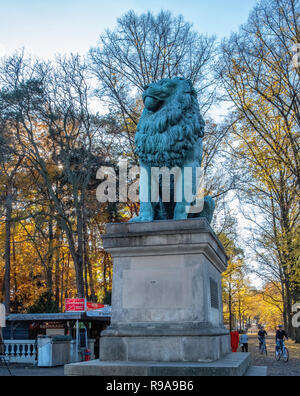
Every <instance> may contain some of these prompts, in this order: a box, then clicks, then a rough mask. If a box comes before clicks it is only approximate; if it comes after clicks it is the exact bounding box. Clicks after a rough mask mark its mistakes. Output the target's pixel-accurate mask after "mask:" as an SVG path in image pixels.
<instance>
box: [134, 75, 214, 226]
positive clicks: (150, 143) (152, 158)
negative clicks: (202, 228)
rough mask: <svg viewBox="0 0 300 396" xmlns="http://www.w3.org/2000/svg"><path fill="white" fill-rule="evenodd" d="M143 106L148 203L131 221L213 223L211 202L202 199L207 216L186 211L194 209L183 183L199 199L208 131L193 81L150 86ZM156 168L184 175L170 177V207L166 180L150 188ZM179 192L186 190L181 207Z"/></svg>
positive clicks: (139, 147)
mask: <svg viewBox="0 0 300 396" xmlns="http://www.w3.org/2000/svg"><path fill="white" fill-rule="evenodd" d="M143 102H144V106H145V107H144V111H143V113H142V116H141V119H140V121H139V124H138V126H137V131H136V136H135V143H136V153H137V155H138V156H139V160H140V166H141V167H142V168H143V169H144V170H145V172H141V180H140V195H141V197H143V198H141V207H140V215H139V216H138V217H136V218H134V219H133V220H132V221H134V222H137V221H154V220H169V219H174V220H180V219H186V218H193V217H206V218H207V220H208V221H209V222H211V220H212V215H213V211H214V206H215V205H214V201H213V199H212V198H211V197H209V196H207V197H205V198H204V199H203V201H202V205H203V206H202V208H201V209H202V210H201V212H198V213H191V209H190V210H189V209H187V208H191V206H194V203H193V202H189V201H186V200H185V198H184V195H185V194H184V183H186V184H187V185H188V183H190V184H191V185H190V186H189V187H190V188H191V190H192V192H193V194H196V193H197V187H198V183H197V178H196V170H197V168H200V167H201V161H202V138H203V135H204V128H205V122H204V120H203V117H202V116H201V114H200V110H199V104H198V101H197V95H196V92H195V90H194V88H193V85H192V83H191V81H190V80H186V79H184V78H181V77H176V78H173V79H163V80H161V81H158V82H156V83H152V84H149V85H147V86H145V89H144V93H143ZM153 167H157V168H163V167H166V168H167V169H169V170H171V169H172V168H173V169H174V167H176V168H177V169H180V173H179V174H180V175H182V177H178V176H177V175H178V173H177V174H175V175H174V176H172V177H171V183H170V192H171V194H170V202H166V201H165V200H164V199H163V198H162V178H160V179H158V183H157V186H155V185H154V183H153V181H152V183H151V169H152V168H153ZM185 168H190V169H192V171H191V172H192V173H191V174H192V177H191V180H187V177H186V175H185V173H184V169H185ZM171 173H172V172H171ZM155 188H156V189H157V197H158V198H157V200H156V202H151V196H152V195H151V193H153V189H155ZM174 190H175V191H177V192H178V191H179V190H181V196H182V197H183V199H182V200H181V201H179V200H178V199H177V197H176V194H177V192H176V193H175V192H174ZM145 197H146V199H145ZM152 201H153V200H152Z"/></svg>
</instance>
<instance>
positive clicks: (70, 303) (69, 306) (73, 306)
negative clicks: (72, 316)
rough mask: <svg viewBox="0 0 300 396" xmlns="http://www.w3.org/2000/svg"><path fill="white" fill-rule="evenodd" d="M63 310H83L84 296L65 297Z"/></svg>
mask: <svg viewBox="0 0 300 396" xmlns="http://www.w3.org/2000/svg"><path fill="white" fill-rule="evenodd" d="M65 304H66V308H65V312H85V298H66V303H65Z"/></svg>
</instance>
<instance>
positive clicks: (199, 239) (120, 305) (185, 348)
mask: <svg viewBox="0 0 300 396" xmlns="http://www.w3.org/2000/svg"><path fill="white" fill-rule="evenodd" d="M103 243H104V248H105V250H106V251H108V252H110V253H111V254H112V256H113V260H114V273H113V292H112V318H111V326H110V327H109V328H108V329H107V330H106V331H104V332H103V333H102V337H101V341H100V359H101V361H159V362H210V361H215V360H218V359H220V358H221V357H222V356H224V355H226V354H227V353H228V352H229V338H228V331H227V330H226V329H225V328H224V325H223V314H222V294H221V276H220V275H221V272H223V271H224V270H225V269H226V255H225V252H224V249H223V247H222V245H221V243H220V242H219V240H218V239H217V237H216V236H215V234H214V233H213V231H212V229H211V228H210V226H209V225H208V223H207V221H206V220H205V219H197V220H196V219H195V220H179V221H157V222H152V223H125V224H109V225H108V226H107V229H106V235H105V236H104V238H103Z"/></svg>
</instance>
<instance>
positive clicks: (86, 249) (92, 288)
mask: <svg viewBox="0 0 300 396" xmlns="http://www.w3.org/2000/svg"><path fill="white" fill-rule="evenodd" d="M83 240H84V263H85V271H86V276H87V273H88V275H89V276H88V280H89V284H88V286H89V287H90V292H91V300H92V301H93V302H96V292H95V283H94V275H93V269H92V265H91V261H90V257H89V238H88V232H87V213H86V209H85V208H83Z"/></svg>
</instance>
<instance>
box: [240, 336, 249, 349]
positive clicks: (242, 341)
mask: <svg viewBox="0 0 300 396" xmlns="http://www.w3.org/2000/svg"><path fill="white" fill-rule="evenodd" d="M248 342H249V337H248V335H247V333H246V332H245V331H243V332H242V334H241V336H240V345H241V346H242V352H248Z"/></svg>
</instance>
